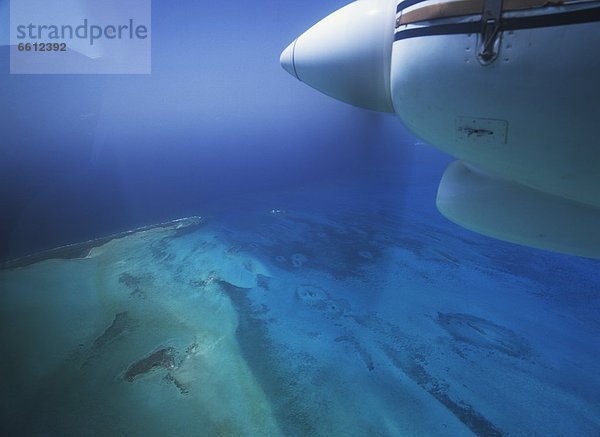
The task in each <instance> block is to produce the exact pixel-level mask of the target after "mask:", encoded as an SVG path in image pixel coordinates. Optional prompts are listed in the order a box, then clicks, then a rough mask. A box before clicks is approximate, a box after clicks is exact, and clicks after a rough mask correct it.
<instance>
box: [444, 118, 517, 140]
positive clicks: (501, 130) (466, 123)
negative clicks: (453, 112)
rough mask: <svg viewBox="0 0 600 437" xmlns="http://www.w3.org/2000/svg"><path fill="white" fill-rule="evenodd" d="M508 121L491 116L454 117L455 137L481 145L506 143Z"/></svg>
mask: <svg viewBox="0 0 600 437" xmlns="http://www.w3.org/2000/svg"><path fill="white" fill-rule="evenodd" d="M507 134H508V121H506V120H495V119H493V118H476V117H456V139H457V140H458V141H460V142H462V143H471V144H481V145H501V144H506V137H507Z"/></svg>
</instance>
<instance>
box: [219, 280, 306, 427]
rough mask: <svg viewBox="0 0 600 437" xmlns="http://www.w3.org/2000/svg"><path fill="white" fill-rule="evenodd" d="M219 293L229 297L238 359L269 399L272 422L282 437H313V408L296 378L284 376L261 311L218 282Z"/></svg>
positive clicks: (238, 290) (233, 288)
mask: <svg viewBox="0 0 600 437" xmlns="http://www.w3.org/2000/svg"><path fill="white" fill-rule="evenodd" d="M218 282H219V285H220V286H221V288H222V290H223V291H224V292H225V293H226V294H227V296H229V298H230V299H231V302H232V303H233V306H234V308H235V310H236V312H237V314H238V320H239V323H238V328H237V330H236V338H237V341H238V344H239V347H240V350H241V353H242V356H243V357H244V359H245V360H246V362H247V363H248V366H249V367H250V369H251V371H252V373H253V375H254V377H255V378H256V379H257V381H258V382H259V384H260V386H261V387H262V389H263V390H264V392H265V394H266V395H267V397H268V398H269V400H270V402H271V405H272V408H273V414H274V416H275V419H276V421H277V423H278V425H279V427H280V429H281V430H282V433H283V435H290V436H291V435H298V436H299V435H316V433H317V428H316V425H315V423H314V420H313V419H312V418H313V417H315V416H316V415H317V414H316V412H315V411H312V410H313V409H314V408H316V406H314V405H310V404H307V403H306V401H304V399H305V398H306V394H303V393H302V390H304V389H305V388H303V386H302V384H299V383H298V381H297V377H296V376H295V375H293V374H291V373H289V372H286V371H285V370H283V369H284V366H282V362H281V359H280V353H279V352H278V351H277V349H276V348H275V345H274V344H273V342H272V340H271V338H270V336H269V333H268V322H267V321H266V320H265V319H263V318H261V316H264V315H265V314H266V312H267V311H266V310H265V308H264V307H261V308H254V307H253V306H252V302H251V300H250V299H249V298H248V296H247V295H246V292H247V289H244V288H240V287H236V286H235V285H233V284H230V283H229V282H226V281H222V280H219V281H218Z"/></svg>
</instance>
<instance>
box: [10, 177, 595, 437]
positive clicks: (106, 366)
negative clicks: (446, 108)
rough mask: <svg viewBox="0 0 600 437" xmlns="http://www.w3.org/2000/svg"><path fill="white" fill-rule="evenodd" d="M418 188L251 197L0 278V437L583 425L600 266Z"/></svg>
mask: <svg viewBox="0 0 600 437" xmlns="http://www.w3.org/2000/svg"><path fill="white" fill-rule="evenodd" d="M427 190H428V189H427V188H426V187H424V186H423V187H421V186H419V184H418V183H415V184H413V185H411V186H410V187H409V189H407V190H406V192H405V195H404V196H398V193H394V190H393V189H389V187H386V186H385V185H384V184H372V185H364V184H363V185H360V184H357V185H343V184H332V185H329V186H327V187H324V186H320V187H318V188H304V189H297V190H294V191H289V192H285V193H277V194H273V195H272V196H270V197H266V196H261V197H258V196H257V198H254V199H250V198H249V199H246V200H245V201H243V202H239V203H238V204H237V205H236V208H235V209H231V208H229V209H226V210H224V211H221V212H220V213H215V214H214V215H211V216H207V217H203V218H202V220H201V222H200V225H199V226H189V227H185V226H182V225H183V224H186V223H187V222H176V223H171V224H169V225H165V226H163V227H155V228H150V229H146V230H144V231H139V232H135V233H131V234H129V235H126V236H120V237H119V238H115V239H112V240H110V241H108V242H103V243H102V244H101V245H99V246H97V247H95V248H93V249H91V251H89V250H88V249H89V248H88V249H86V250H84V251H82V253H81V254H79V255H78V256H79V257H78V258H71V259H49V260H45V261H38V262H36V263H33V264H30V265H27V266H22V267H14V268H10V269H5V270H2V271H0V287H1V289H0V291H1V294H0V312H1V314H0V316H1V317H0V320H1V322H0V323H1V325H0V328H1V333H2V339H3V351H4V354H3V356H4V359H3V360H2V373H1V374H2V380H1V385H2V390H1V392H2V400H1V402H2V408H1V411H2V413H1V414H2V418H1V426H2V434H3V435H24V434H28V435H119V434H120V435H257V436H258V435H286V436H289V435H322V436H331V435H340V436H341V435H343V436H347V435H356V436H364V435H385V436H403V435H472V434H476V435H544V436H546V435H590V436H591V435H597V434H598V432H599V430H600V419H599V418H600V407H599V405H600V397H599V395H598V393H600V373H599V371H598V366H597V361H598V358H599V356H600V345H599V344H598V341H597V338H598V333H599V332H600V321H599V319H598V314H599V312H598V310H599V309H600V289H599V283H598V280H597V269H598V266H599V264H598V262H597V261H591V260H586V259H581V258H575V257H567V256H562V255H556V254H552V253H548V252H543V251H536V250H530V249H525V248H522V247H519V246H516V245H511V244H507V243H501V242H498V241H495V240H491V239H487V238H483V237H480V236H478V235H475V234H472V233H470V232H467V231H464V230H462V229H460V228H458V227H456V226H454V225H453V224H451V223H449V222H447V221H446V220H445V219H443V218H442V217H441V216H439V214H438V213H437V212H436V211H435V209H434V208H433V205H431V202H430V199H431V197H429V194H430V193H428V192H427ZM70 256H73V252H71V255H70Z"/></svg>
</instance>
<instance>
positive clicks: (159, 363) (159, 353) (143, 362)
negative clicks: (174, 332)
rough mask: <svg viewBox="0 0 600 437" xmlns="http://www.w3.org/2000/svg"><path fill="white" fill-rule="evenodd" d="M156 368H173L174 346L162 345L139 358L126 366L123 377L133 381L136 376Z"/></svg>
mask: <svg viewBox="0 0 600 437" xmlns="http://www.w3.org/2000/svg"><path fill="white" fill-rule="evenodd" d="M156 368H163V369H167V370H169V369H173V368H175V348H173V347H164V348H161V349H158V350H156V351H154V352H152V353H151V354H150V355H148V356H146V357H144V358H141V359H140V360H138V361H136V362H135V363H133V364H131V365H130V366H129V367H128V368H127V371H126V372H125V375H124V376H123V378H124V379H125V380H127V381H129V382H133V380H134V379H135V378H137V377H138V376H141V375H144V374H146V373H148V372H150V371H152V370H154V369H156Z"/></svg>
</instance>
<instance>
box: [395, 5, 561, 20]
mask: <svg viewBox="0 0 600 437" xmlns="http://www.w3.org/2000/svg"><path fill="white" fill-rule="evenodd" d="M563 3H564V1H563V0H504V2H503V4H502V12H509V11H518V10H522V9H533V8H542V7H546V6H557V5H561V4H563ZM483 4H484V1H483V0H457V1H452V2H447V3H438V4H435V5H428V6H423V7H420V8H418V9H414V10H412V11H409V12H406V13H403V14H402V15H401V16H400V20H399V21H398V22H397V24H398V25H399V26H401V25H403V24H411V23H416V22H419V21H430V20H438V19H440V18H451V17H461V16H465V15H475V14H481V12H482V11H483Z"/></svg>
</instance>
